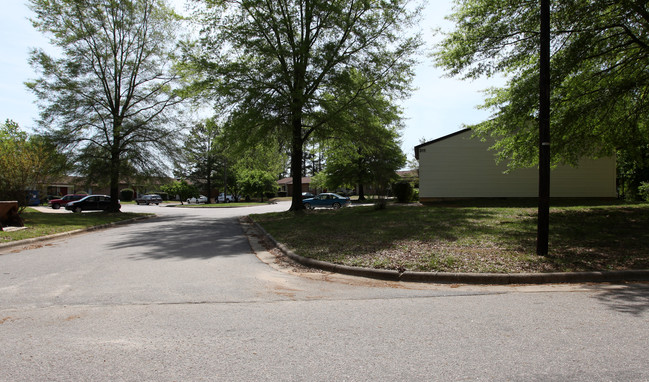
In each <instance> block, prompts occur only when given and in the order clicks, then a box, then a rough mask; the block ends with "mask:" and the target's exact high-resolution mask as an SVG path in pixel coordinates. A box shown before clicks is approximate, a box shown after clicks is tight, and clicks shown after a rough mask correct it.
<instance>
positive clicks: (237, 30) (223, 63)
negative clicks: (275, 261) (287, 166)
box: [194, 0, 420, 210]
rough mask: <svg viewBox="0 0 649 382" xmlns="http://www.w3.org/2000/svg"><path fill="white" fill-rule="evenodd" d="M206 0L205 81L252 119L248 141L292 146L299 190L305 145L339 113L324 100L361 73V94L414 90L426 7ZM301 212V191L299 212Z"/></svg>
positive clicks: (200, 61)
mask: <svg viewBox="0 0 649 382" xmlns="http://www.w3.org/2000/svg"><path fill="white" fill-rule="evenodd" d="M201 3H203V4H204V8H203V9H202V11H201V12H200V15H199V20H200V22H201V23H202V24H203V26H204V28H203V29H202V38H201V47H202V54H201V55H200V56H199V57H196V60H195V61H194V63H195V64H196V68H197V69H199V71H200V72H201V73H202V77H201V83H202V84H204V85H205V87H206V88H209V89H210V90H212V91H214V94H218V95H219V96H220V97H221V100H222V101H223V102H225V103H227V104H229V105H231V106H232V107H233V110H234V111H235V113H234V114H233V115H234V116H236V118H238V119H240V120H243V121H245V122H244V123H239V125H240V126H245V127H246V130H245V131H242V132H241V134H242V135H245V136H247V137H250V138H257V141H261V140H263V139H265V138H266V137H267V136H268V134H276V135H278V136H280V137H283V139H285V140H287V141H288V142H289V145H290V151H291V176H292V177H293V182H294V184H301V178H302V175H303V174H302V158H303V147H304V144H305V142H307V141H308V139H309V137H310V136H311V135H312V134H313V133H314V132H317V131H318V130H321V129H325V128H326V127H325V125H326V122H327V120H328V119H329V118H330V117H331V116H332V114H335V113H337V112H340V110H333V111H330V112H328V113H323V112H322V111H323V103H324V102H326V100H325V98H324V97H325V95H327V94H332V93H333V91H332V90H333V88H335V87H340V86H342V84H345V83H347V84H349V85H350V86H351V84H352V83H351V81H350V76H351V73H352V72H353V71H357V72H360V73H363V74H364V75H365V77H364V78H365V81H363V82H362V83H360V84H356V87H355V89H353V90H356V91H357V92H360V91H363V90H366V89H372V88H380V89H382V90H383V91H384V92H385V93H386V94H391V95H392V96H404V95H406V94H407V93H408V90H409V88H408V85H409V83H410V79H411V77H412V71H411V65H412V63H413V54H414V52H415V51H416V50H417V48H418V47H419V46H420V38H419V36H418V35H414V34H410V32H409V30H410V28H411V27H412V26H413V24H414V22H416V21H417V17H418V15H419V8H418V7H412V6H411V4H408V3H409V2H408V0H391V1H343V0H333V1H332V0H279V1H266V0H220V1H210V0H205V1H201ZM302 208H304V207H303V205H302V201H301V198H300V195H299V193H295V194H294V195H293V200H292V205H291V210H298V209H302Z"/></svg>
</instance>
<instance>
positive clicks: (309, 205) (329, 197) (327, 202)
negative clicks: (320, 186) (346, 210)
mask: <svg viewBox="0 0 649 382" xmlns="http://www.w3.org/2000/svg"><path fill="white" fill-rule="evenodd" d="M302 204H304V208H306V209H307V210H311V209H314V208H316V207H330V208H333V209H338V208H340V207H347V206H348V205H350V204H351V200H350V199H349V198H346V197H344V196H340V195H338V194H334V193H332V192H325V193H322V194H319V195H317V196H314V197H313V198H308V199H303V200H302Z"/></svg>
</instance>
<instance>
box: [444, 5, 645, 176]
mask: <svg viewBox="0 0 649 382" xmlns="http://www.w3.org/2000/svg"><path fill="white" fill-rule="evenodd" d="M539 5H540V4H539V2H538V1H525V0H517V1H510V0H495V1H493V0H456V7H455V11H454V13H453V14H452V15H451V16H450V19H451V20H452V21H454V22H455V29H454V30H453V31H451V32H450V33H448V34H446V35H445V38H444V40H443V41H442V43H441V44H440V45H439V46H438V49H437V51H436V53H435V56H434V57H435V60H436V63H437V65H439V66H441V67H443V68H446V69H447V71H448V73H449V74H450V75H453V76H461V77H463V78H477V77H480V76H491V75H494V74H496V73H505V74H506V76H507V77H508V82H507V84H506V86H504V87H503V88H499V89H492V90H490V91H489V92H488V95H489V96H488V99H487V101H486V103H485V105H484V107H485V108H489V109H491V110H493V112H494V114H493V116H492V119H490V120H488V121H485V122H483V123H480V124H478V125H476V126H472V128H474V130H475V131H477V132H478V133H479V134H485V135H491V136H493V137H494V138H496V141H497V143H496V145H495V149H496V150H497V152H498V154H499V158H500V159H502V160H507V161H509V163H510V165H511V166H533V165H536V164H538V145H537V142H538V139H539V133H538V128H537V126H538V124H537V122H536V121H537V119H538V118H539V115H538V102H539V100H538V97H537V94H539V80H538V73H539V57H538V56H539V45H538V41H539V37H538V31H539V22H540V18H539V13H540V8H539ZM551 13H552V20H551V40H552V47H553V49H552V60H551V77H552V98H551V105H552V114H551V125H552V131H551V139H550V141H551V142H552V162H553V163H555V164H556V163H568V164H575V163H577V160H578V159H579V158H580V157H583V156H589V157H598V156H604V155H610V154H612V153H614V152H615V150H618V149H622V150H624V151H628V152H638V151H640V149H641V148H643V147H644V148H646V147H647V145H648V144H649V124H647V123H646V120H647V119H648V118H649V97H647V94H649V71H648V70H647V69H646V68H647V65H649V4H648V3H647V2H646V1H644V0H642V1H641V0H622V1H620V0H598V1H593V0H580V1H553V2H552V5H551Z"/></svg>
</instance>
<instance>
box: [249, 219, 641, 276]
mask: <svg viewBox="0 0 649 382" xmlns="http://www.w3.org/2000/svg"><path fill="white" fill-rule="evenodd" d="M253 225H254V226H255V228H257V229H258V230H259V232H261V233H263V234H264V235H266V237H268V239H269V240H270V241H271V242H273V244H275V245H276V246H277V248H279V249H280V250H281V251H282V252H283V253H284V254H285V255H286V256H288V257H289V258H290V259H292V260H293V261H295V262H297V263H300V264H302V265H305V266H307V267H312V268H317V269H321V270H323V271H328V272H335V273H342V274H346V275H351V276H359V277H367V278H373V279H381V280H389V281H403V282H418V283H438V284H493V285H506V284H557V283H589V282H590V283H606V282H623V281H649V270H646V269H644V270H630V271H602V272H552V273H509V274H507V273H450V272H413V271H405V272H398V271H394V270H386V269H372V268H359V267H350V266H347V265H339V264H333V263H329V262H326V261H321V260H315V259H311V258H308V257H303V256H300V255H298V254H296V253H295V252H293V251H291V250H290V249H288V248H287V247H286V246H285V245H284V244H282V243H280V242H278V241H277V240H275V238H274V237H273V236H272V235H270V234H269V233H268V232H266V230H264V229H263V228H262V227H261V226H260V225H259V224H257V222H255V221H253Z"/></svg>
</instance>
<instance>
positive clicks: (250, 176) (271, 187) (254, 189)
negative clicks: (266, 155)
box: [238, 169, 277, 201]
mask: <svg viewBox="0 0 649 382" xmlns="http://www.w3.org/2000/svg"><path fill="white" fill-rule="evenodd" d="M238 178H239V180H238V182H239V186H240V188H241V193H242V194H243V195H251V196H259V197H261V199H262V201H263V199H264V195H266V194H269V193H270V194H274V193H275V192H277V177H276V176H274V175H273V174H271V173H269V172H268V171H264V170H257V169H242V170H241V171H240V172H239V176H238Z"/></svg>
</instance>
